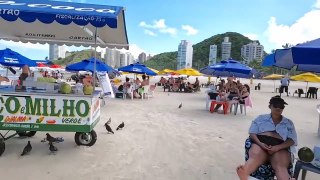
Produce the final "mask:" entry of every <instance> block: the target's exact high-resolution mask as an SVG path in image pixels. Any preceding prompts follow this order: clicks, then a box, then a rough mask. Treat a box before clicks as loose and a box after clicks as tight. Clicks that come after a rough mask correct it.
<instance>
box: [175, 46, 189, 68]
mask: <svg viewBox="0 0 320 180" xmlns="http://www.w3.org/2000/svg"><path fill="white" fill-rule="evenodd" d="M192 55H193V47H192V44H191V42H189V41H187V40H182V41H181V43H180V44H179V46H178V57H177V69H183V68H191V67H192Z"/></svg>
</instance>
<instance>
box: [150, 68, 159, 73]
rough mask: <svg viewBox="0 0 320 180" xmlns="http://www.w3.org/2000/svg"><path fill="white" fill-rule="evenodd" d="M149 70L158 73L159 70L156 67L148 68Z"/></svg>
mask: <svg viewBox="0 0 320 180" xmlns="http://www.w3.org/2000/svg"><path fill="white" fill-rule="evenodd" d="M148 68H149V67H148ZM149 69H150V70H151V71H153V72H155V73H157V74H158V73H159V71H158V70H156V69H153V68H149Z"/></svg>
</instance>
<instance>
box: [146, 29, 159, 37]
mask: <svg viewBox="0 0 320 180" xmlns="http://www.w3.org/2000/svg"><path fill="white" fill-rule="evenodd" d="M144 33H145V34H147V35H149V36H157V34H156V33H154V32H153V31H150V30H148V29H145V30H144Z"/></svg>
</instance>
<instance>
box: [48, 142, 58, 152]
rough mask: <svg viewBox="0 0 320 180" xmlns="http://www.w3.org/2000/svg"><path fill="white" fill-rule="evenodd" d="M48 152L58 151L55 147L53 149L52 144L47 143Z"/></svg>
mask: <svg viewBox="0 0 320 180" xmlns="http://www.w3.org/2000/svg"><path fill="white" fill-rule="evenodd" d="M49 145H50V146H49V150H50V152H56V151H58V148H57V147H55V146H54V145H53V144H52V142H49Z"/></svg>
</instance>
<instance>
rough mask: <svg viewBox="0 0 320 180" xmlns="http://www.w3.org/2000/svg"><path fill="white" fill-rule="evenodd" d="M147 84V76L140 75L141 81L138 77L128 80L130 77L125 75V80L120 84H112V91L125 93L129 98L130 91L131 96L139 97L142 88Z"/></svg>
mask: <svg viewBox="0 0 320 180" xmlns="http://www.w3.org/2000/svg"><path fill="white" fill-rule="evenodd" d="M147 85H149V76H146V75H142V81H141V80H140V78H139V77H136V79H133V80H132V81H130V78H128V77H126V78H125V82H124V83H123V84H121V85H120V86H119V87H116V86H115V85H114V84H113V91H114V92H115V93H117V92H120V93H125V94H126V95H127V97H129V98H131V97H130V96H131V92H129V91H132V92H133V98H141V97H142V96H143V94H142V90H144V89H143V88H144V87H145V86H147Z"/></svg>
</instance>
